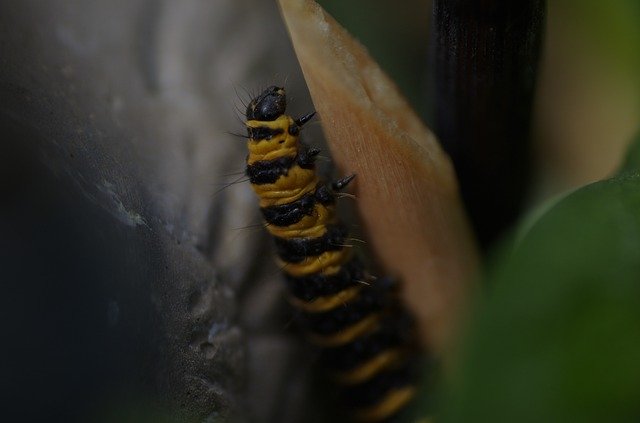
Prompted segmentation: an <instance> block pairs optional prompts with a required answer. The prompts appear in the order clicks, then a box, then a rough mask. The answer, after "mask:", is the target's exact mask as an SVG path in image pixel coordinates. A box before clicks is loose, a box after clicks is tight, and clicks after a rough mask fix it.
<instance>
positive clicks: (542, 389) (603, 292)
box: [439, 136, 640, 422]
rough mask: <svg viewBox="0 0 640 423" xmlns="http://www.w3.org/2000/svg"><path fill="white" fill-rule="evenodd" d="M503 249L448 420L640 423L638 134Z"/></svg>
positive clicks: (469, 340)
mask: <svg viewBox="0 0 640 423" xmlns="http://www.w3.org/2000/svg"><path fill="white" fill-rule="evenodd" d="M504 250H505V251H503V252H502V254H499V256H500V257H499V258H498V260H496V263H495V265H494V266H493V268H492V270H490V271H489V274H488V278H487V279H488V280H487V281H486V285H485V286H486V287H487V292H485V293H484V294H485V295H484V298H483V300H482V301H481V304H480V305H479V306H478V309H477V310H476V313H475V315H474V317H473V319H472V321H473V323H472V324H471V328H470V330H469V336H468V338H467V340H466V342H465V344H464V345H463V348H462V351H461V357H460V358H461V360H460V363H461V365H460V367H459V369H458V372H457V374H456V375H455V376H454V377H453V380H452V381H451V386H450V391H449V397H448V400H447V401H446V404H445V408H444V410H443V415H442V416H441V419H439V421H443V422H468V421H491V422H514V421H518V422H523V421H524V422H527V421H531V422H534V421H535V422H556V421H558V422H560V421H562V422H564V421H579V422H591V421H593V422H602V421H607V422H609V421H638V420H639V419H640V401H638V399H639V396H640V365H639V364H640V136H638V137H637V139H636V140H635V142H634V143H633V144H632V147H631V148H630V150H629V155H628V157H627V160H626V162H625V164H624V166H623V167H622V169H621V171H620V172H619V174H618V175H617V176H616V177H614V178H612V179H610V180H605V181H601V182H597V183H594V184H591V185H588V186H585V187H583V188H581V189H579V190H577V191H575V192H573V193H571V194H570V195H568V196H567V197H566V198H564V199H563V200H561V201H559V202H558V203H556V204H555V205H554V206H553V207H551V208H550V209H549V210H548V211H547V212H546V213H544V214H543V215H542V216H541V217H540V218H539V219H538V220H537V221H536V222H535V223H534V224H533V225H532V226H531V227H530V228H529V230H528V231H527V232H526V233H525V234H524V236H522V238H520V239H519V240H518V241H517V242H516V243H515V244H512V246H511V247H509V248H505V249H504Z"/></svg>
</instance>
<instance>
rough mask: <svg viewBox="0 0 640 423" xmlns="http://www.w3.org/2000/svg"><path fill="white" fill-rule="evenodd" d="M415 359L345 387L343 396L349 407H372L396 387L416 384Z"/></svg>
mask: <svg viewBox="0 0 640 423" xmlns="http://www.w3.org/2000/svg"><path fill="white" fill-rule="evenodd" d="M414 361H415V360H410V361H408V362H407V363H404V364H403V365H402V366H401V367H398V368H395V369H392V370H387V371H383V372H380V373H378V374H377V375H375V376H374V377H373V378H371V379H370V380H368V381H366V382H364V383H361V384H359V385H355V386H351V387H348V388H345V389H344V391H343V392H342V395H341V398H343V399H344V402H345V405H346V406H348V407H349V408H355V409H357V408H362V407H370V406H372V405H375V404H377V403H379V402H380V401H381V400H382V399H383V398H384V397H385V396H386V395H387V393H388V392H389V391H391V390H392V389H394V388H403V387H407V386H412V385H415V384H416V383H417V379H418V371H417V369H416V363H414Z"/></svg>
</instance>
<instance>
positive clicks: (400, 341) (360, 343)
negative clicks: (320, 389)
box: [320, 314, 415, 372]
mask: <svg viewBox="0 0 640 423" xmlns="http://www.w3.org/2000/svg"><path fill="white" fill-rule="evenodd" d="M414 335H415V334H414V324H413V320H412V319H411V318H410V317H409V316H408V315H407V314H397V315H394V316H387V317H385V319H384V320H383V322H382V324H381V325H380V327H379V328H378V329H377V330H375V331H374V332H372V333H370V334H368V335H365V336H363V337H360V338H358V339H356V340H354V341H353V342H350V343H349V344H347V345H343V346H340V347H336V348H326V349H323V350H322V354H321V356H320V361H321V363H322V365H323V366H324V367H325V368H329V369H331V370H333V371H336V372H346V371H349V370H353V369H355V368H356V367H357V366H359V365H360V364H362V363H364V362H365V361H367V360H370V359H371V358H373V357H375V356H376V355H378V354H380V353H381V352H383V351H385V350H388V349H390V348H394V347H398V346H404V347H409V348H411V347H414V345H413V344H414V342H415V341H414V337H415V336H414Z"/></svg>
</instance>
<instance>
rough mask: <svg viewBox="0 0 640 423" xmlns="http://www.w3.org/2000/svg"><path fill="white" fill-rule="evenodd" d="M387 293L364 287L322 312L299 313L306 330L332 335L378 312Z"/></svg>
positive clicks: (385, 301)
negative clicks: (346, 301)
mask: <svg viewBox="0 0 640 423" xmlns="http://www.w3.org/2000/svg"><path fill="white" fill-rule="evenodd" d="M387 302H388V295H387V294H386V293H385V292H384V291H380V290H377V289H374V288H372V287H364V288H363V289H362V290H361V291H360V293H359V295H358V297H357V298H355V299H353V300H351V301H349V302H348V303H346V304H344V305H341V306H338V307H336V308H334V309H331V310H329V311H326V312H324V313H301V315H302V316H301V317H302V320H303V324H304V326H305V328H306V329H307V331H308V332H310V333H313V334H316V335H321V336H327V335H333V334H336V333H338V332H340V331H341V330H344V329H346V328H347V327H349V326H351V325H355V324H356V323H358V322H360V321H361V320H362V319H365V318H367V317H369V316H371V315H372V314H374V313H379V312H381V311H382V309H383V308H384V307H385V306H386V305H387V304H386V303H387Z"/></svg>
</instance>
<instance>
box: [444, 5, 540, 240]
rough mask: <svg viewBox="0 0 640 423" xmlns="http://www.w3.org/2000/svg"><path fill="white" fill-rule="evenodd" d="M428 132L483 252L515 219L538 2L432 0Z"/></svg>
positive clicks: (524, 170)
mask: <svg viewBox="0 0 640 423" xmlns="http://www.w3.org/2000/svg"><path fill="white" fill-rule="evenodd" d="M433 7H434V9H433V11H434V22H433V31H434V34H433V37H432V42H433V43H434V44H433V48H432V52H433V54H434V56H433V64H434V68H435V69H434V73H433V74H434V76H435V87H436V98H435V130H436V132H437V134H438V136H439V137H440V140H441V142H442V143H443V145H444V148H445V149H446V150H447V152H448V153H449V154H450V155H451V157H452V159H453V161H454V163H455V166H456V171H457V172H458V177H459V180H460V185H461V190H462V196H463V198H464V201H465V203H466V206H467V210H468V212H469V214H470V216H471V220H472V222H473V225H474V227H475V229H476V234H477V235H478V238H479V240H480V243H481V244H482V245H483V246H484V247H486V246H487V245H489V244H490V243H491V242H492V241H493V240H495V239H496V237H498V236H499V235H501V234H502V233H503V231H504V230H505V228H507V227H508V226H509V225H510V224H512V223H513V222H514V220H515V218H516V216H517V215H518V213H519V211H520V208H521V204H522V200H523V197H524V195H525V194H526V191H527V185H528V180H529V157H530V154H529V150H530V146H529V129H530V124H529V121H530V115H531V104H532V99H533V91H534V85H535V79H536V70H537V64H538V58H539V52H540V45H541V39H542V32H543V29H544V25H543V23H544V13H545V2H544V0H519V1H514V0H434V6H433Z"/></svg>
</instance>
